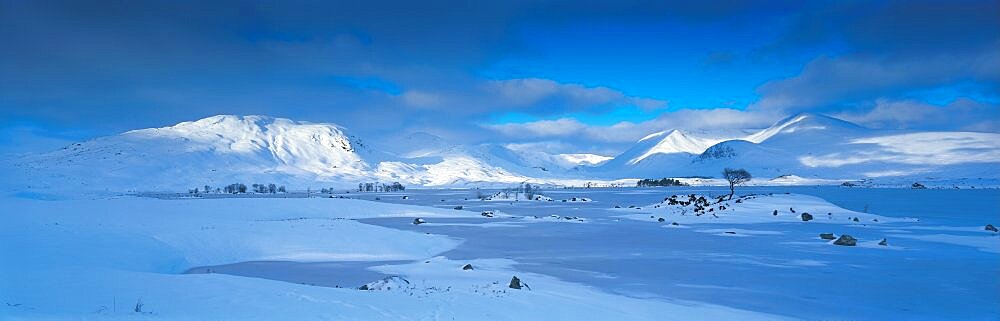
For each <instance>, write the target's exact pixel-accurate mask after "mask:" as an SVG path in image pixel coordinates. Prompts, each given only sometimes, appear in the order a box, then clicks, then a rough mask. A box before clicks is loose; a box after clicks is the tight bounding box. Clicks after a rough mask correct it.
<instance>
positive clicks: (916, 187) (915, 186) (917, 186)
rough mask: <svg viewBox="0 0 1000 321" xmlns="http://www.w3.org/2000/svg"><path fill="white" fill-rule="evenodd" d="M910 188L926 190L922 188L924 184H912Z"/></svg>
mask: <svg viewBox="0 0 1000 321" xmlns="http://www.w3.org/2000/svg"><path fill="white" fill-rule="evenodd" d="M910 188H913V189H926V188H927V186H924V184H920V183H916V182H914V183H913V185H910Z"/></svg>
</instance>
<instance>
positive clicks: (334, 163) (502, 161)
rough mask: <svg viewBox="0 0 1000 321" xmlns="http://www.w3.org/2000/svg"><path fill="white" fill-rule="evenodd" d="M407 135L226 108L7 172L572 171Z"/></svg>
mask: <svg viewBox="0 0 1000 321" xmlns="http://www.w3.org/2000/svg"><path fill="white" fill-rule="evenodd" d="M402 140H403V141H400V142H399V144H398V146H397V147H399V146H403V147H405V148H406V149H405V150H403V151H402V152H397V153H390V152H385V151H382V150H378V149H375V148H373V147H372V146H369V145H367V144H366V143H365V142H363V141H362V140H361V139H360V138H358V137H356V136H354V135H351V134H349V133H348V131H347V130H346V129H345V128H344V127H341V126H338V125H335V124H328V123H309V122H300V121H292V120H288V119H283V118H272V117H266V116H231V115H220V116H213V117H208V118H205V119H201V120H197V121H191V122H183V123H179V124H177V125H174V126H169V127H162V128H150V129H140V130H133V131H129V132H125V133H122V134H120V135H115V136H109V137H101V138H97V139H93V140H89V141H85V142H80V143H75V144H72V145H69V146H66V147H64V148H62V149H60V150H56V151H52V152H47V153H41V154H34V155H28V156H24V157H21V158H18V159H15V160H13V164H12V166H10V167H11V169H12V173H7V174H5V175H6V176H9V177H11V180H12V181H15V182H17V183H18V184H23V185H24V186H22V187H26V188H37V189H53V190H63V189H86V190H111V191H123V190H137V191H156V190H186V189H188V188H193V187H198V186H204V185H211V186H216V187H217V186H221V185H225V184H230V183H234V182H243V183H248V184H249V183H275V184H287V185H291V186H296V187H300V188H304V187H317V186H343V187H349V186H357V185H356V184H357V183H358V182H364V181H400V182H403V183H405V184H417V185H425V186H443V185H448V186H455V185H459V186H461V185H468V184H475V183H482V182H489V183H519V182H524V181H535V182H538V181H539V179H541V182H550V180H549V179H550V178H561V176H559V175H556V173H564V172H565V171H563V170H560V169H559V167H558V166H554V165H552V164H551V163H550V160H549V159H547V158H545V157H538V155H532V156H535V158H532V157H529V156H528V155H526V154H525V153H521V152H516V151H513V150H510V149H508V148H505V147H503V146H500V145H493V144H484V145H478V146H457V145H450V144H448V143H447V142H444V141H443V140H441V139H440V138H439V137H437V136H433V135H430V134H426V133H417V134H413V135H409V136H407V137H405V138H403V139H402ZM550 168H551V169H550ZM550 171H551V172H550Z"/></svg>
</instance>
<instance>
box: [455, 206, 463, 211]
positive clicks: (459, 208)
mask: <svg viewBox="0 0 1000 321" xmlns="http://www.w3.org/2000/svg"><path fill="white" fill-rule="evenodd" d="M463 208H465V207H463V206H462V205H459V206H455V209H456V210H461V209H463Z"/></svg>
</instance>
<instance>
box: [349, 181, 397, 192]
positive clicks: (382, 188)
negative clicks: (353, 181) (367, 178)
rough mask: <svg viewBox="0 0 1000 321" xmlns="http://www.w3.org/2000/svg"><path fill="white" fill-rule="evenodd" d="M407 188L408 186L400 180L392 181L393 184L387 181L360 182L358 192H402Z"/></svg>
mask: <svg viewBox="0 0 1000 321" xmlns="http://www.w3.org/2000/svg"><path fill="white" fill-rule="evenodd" d="M404 190H406V186H403V184H400V183H399V182H392V184H385V183H379V182H374V183H358V192H401V191H404Z"/></svg>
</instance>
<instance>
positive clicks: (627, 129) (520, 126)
mask: <svg viewBox="0 0 1000 321" xmlns="http://www.w3.org/2000/svg"><path fill="white" fill-rule="evenodd" d="M782 116H784V115H783V114H777V113H771V112H766V111H741V110H736V109H728V108H716V109H682V110H678V111H672V112H664V113H662V114H660V116H659V117H657V118H656V119H652V120H648V121H644V122H639V123H633V122H620V123H617V124H614V125H610V126H599V125H587V124H584V123H581V122H579V121H577V120H575V119H570V118H562V119H557V120H541V121H535V122H528V123H506V124H499V125H485V126H484V127H486V128H487V129H491V130H494V131H496V132H498V133H500V134H502V135H504V136H507V137H509V138H520V139H526V138H530V139H546V138H553V137H563V138H573V139H574V140H575V141H581V142H584V143H586V142H587V141H590V142H595V143H603V144H607V143H630V142H635V141H637V140H639V139H640V138H642V137H644V136H646V135H648V134H650V133H653V132H658V131H662V130H669V129H685V130H733V129H746V128H763V127H767V126H769V125H771V124H772V123H773V122H774V121H776V120H778V119H780V118H781V117H782Z"/></svg>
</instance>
